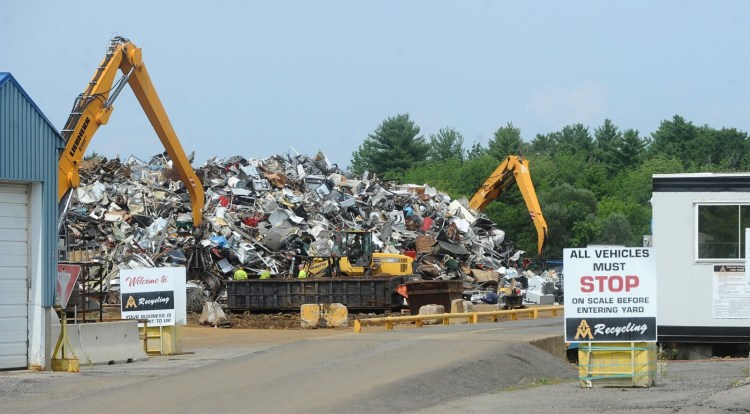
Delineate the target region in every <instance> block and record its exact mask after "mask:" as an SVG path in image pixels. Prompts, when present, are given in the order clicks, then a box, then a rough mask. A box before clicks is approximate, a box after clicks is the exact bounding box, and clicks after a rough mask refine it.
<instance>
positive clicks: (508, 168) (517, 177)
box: [469, 155, 547, 256]
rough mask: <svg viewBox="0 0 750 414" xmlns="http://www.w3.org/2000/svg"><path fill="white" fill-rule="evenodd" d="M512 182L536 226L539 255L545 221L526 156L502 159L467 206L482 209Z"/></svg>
mask: <svg viewBox="0 0 750 414" xmlns="http://www.w3.org/2000/svg"><path fill="white" fill-rule="evenodd" d="M513 183H516V184H517V185H518V189H519V190H521V195H522V196H523V200H524V201H525V202H526V208H527V209H528V210H529V215H530V216H531V220H532V221H533V222H534V226H535V227H536V233H537V253H538V254H539V256H541V255H542V250H544V246H545V244H546V243H547V221H546V220H545V219H544V215H542V208H541V207H540V206H539V200H538V199H537V197H536V191H534V184H533V183H532V182H531V174H529V161H528V160H527V159H526V158H524V157H523V156H521V155H509V156H508V157H507V158H506V159H505V160H503V162H502V163H500V165H499V166H498V167H497V168H495V171H493V172H492V174H490V176H489V177H487V179H486V180H485V181H484V183H483V184H482V186H481V187H479V189H478V190H477V192H476V193H474V195H473V196H472V197H471V200H469V206H470V207H471V208H473V209H474V210H477V211H483V210H484V208H485V207H487V205H488V204H490V203H491V202H492V201H493V200H495V199H496V198H498V197H499V196H500V194H502V192H503V191H505V189H507V188H508V187H510V186H511V185H513Z"/></svg>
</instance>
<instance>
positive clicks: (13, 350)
mask: <svg viewBox="0 0 750 414" xmlns="http://www.w3.org/2000/svg"><path fill="white" fill-rule="evenodd" d="M28 200H29V195H28V186H27V185H18V184H7V183H0V332H2V333H3V334H2V335H1V336H0V369H6V368H25V367H26V365H27V364H26V363H27V355H26V352H27V351H26V350H27V340H28V332H27V326H28V309H29V307H28V299H27V298H28V287H27V283H28V278H29V232H28V225H29V206H28ZM2 223H5V224H7V225H8V227H7V228H6V227H4V226H3V225H2Z"/></svg>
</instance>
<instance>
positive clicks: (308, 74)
mask: <svg viewBox="0 0 750 414" xmlns="http://www.w3.org/2000/svg"><path fill="white" fill-rule="evenodd" d="M0 10H2V12H0V71H4V72H10V73H11V74H13V76H14V77H15V78H16V80H17V81H18V82H19V84H20V85H21V86H22V87H23V88H24V90H25V91H26V92H27V93H28V94H29V96H30V97H31V98H32V99H33V100H34V102H35V103H36V104H37V105H38V106H39V107H40V109H41V110H42V112H43V113H44V114H45V115H46V116H47V118H48V119H49V120H50V121H51V122H52V123H53V124H54V125H55V126H56V127H57V129H58V130H61V129H62V127H63V125H64V123H65V121H66V120H67V118H68V115H69V113H70V110H71V108H72V105H73V101H74V99H75V98H76V96H77V95H78V94H80V93H81V92H83V91H84V89H85V87H86V85H87V83H88V81H89V80H90V78H91V77H92V75H93V74H94V71H95V69H96V66H97V65H98V64H99V62H100V61H101V60H102V58H103V57H104V54H105V52H106V49H107V46H108V44H109V40H110V38H111V37H112V36H114V35H119V36H123V37H126V38H129V39H130V40H131V41H132V42H133V43H134V44H135V45H137V46H138V47H140V48H142V52H143V61H144V63H145V65H146V67H147V68H148V71H149V74H150V76H151V78H152V81H153V84H154V86H155V88H156V90H157V92H158V94H159V97H160V98H161V101H162V103H163V105H164V107H165V108H166V111H167V114H168V116H169V118H170V120H171V122H172V125H173V126H174V129H175V130H176V131H177V134H178V137H179V139H180V142H181V143H182V146H183V147H184V149H185V151H186V153H190V152H191V151H195V152H196V159H195V161H196V164H197V165H200V164H202V163H204V162H205V161H206V160H208V159H210V158H211V157H219V158H226V157H230V156H233V155H242V156H244V157H246V158H256V157H257V158H262V157H267V156H270V155H274V154H285V153H291V154H294V151H296V152H299V153H301V154H307V155H310V156H313V155H315V154H316V153H317V152H318V151H319V150H321V151H323V153H324V154H326V156H327V157H328V159H329V160H330V161H331V162H333V163H336V164H338V165H339V167H342V168H345V167H346V166H348V165H350V161H351V158H352V152H354V151H356V150H357V148H358V146H359V145H361V144H362V143H363V142H364V140H365V139H366V138H367V137H368V135H369V134H372V133H373V132H374V131H375V130H376V129H377V127H378V125H380V124H381V123H382V122H383V121H384V120H385V119H387V118H388V117H392V116H395V115H398V114H403V113H408V114H409V116H410V118H411V120H412V121H414V122H415V124H416V125H417V126H419V127H420V129H421V132H420V134H421V135H422V136H424V137H425V138H426V139H428V140H429V136H430V135H432V134H435V133H437V132H438V131H439V130H440V129H441V128H445V127H452V128H455V129H456V130H457V131H459V132H460V133H461V134H462V135H463V137H464V146H465V147H466V148H469V147H471V145H472V144H474V143H480V144H482V145H484V146H486V145H487V143H488V142H489V140H490V139H491V138H492V136H493V133H494V131H496V130H497V129H498V128H500V127H502V126H505V125H506V124H508V123H512V124H513V125H514V126H515V127H517V128H520V129H521V135H522V137H523V138H524V140H526V141H531V140H532V139H533V138H534V137H535V136H536V135H537V134H546V133H550V132H554V131H559V130H561V129H562V128H563V127H565V126H566V125H571V124H576V123H581V124H583V125H584V126H587V127H588V128H589V130H590V131H591V132H592V133H593V131H594V129H595V128H597V127H599V126H601V125H602V123H603V122H604V120H605V119H611V120H612V121H613V122H614V124H615V125H616V126H618V127H619V128H620V130H625V129H630V128H632V129H636V130H638V131H640V133H641V136H649V135H650V134H651V133H652V132H654V131H656V130H657V129H658V128H659V125H660V123H661V122H662V121H664V120H670V119H672V117H673V116H674V115H681V116H683V117H684V118H685V119H686V120H688V121H690V122H692V123H693V124H695V125H709V126H710V127H713V128H717V129H720V128H723V127H727V128H737V129H739V130H742V131H746V132H747V131H750V76H748V73H749V72H748V68H750V53H749V52H748V50H750V49H748V46H747V39H749V38H750V23H748V22H749V21H750V19H749V17H750V2H747V1H739V0H735V1H731V0H725V1H720V2H716V1H698V0H693V1H676V0H661V1H658V2H655V1H638V0H635V1H606V2H605V1H567V2H566V1H544V0H537V1H500V0H496V1H489V0H485V1H476V0H460V1H459V0H454V1H440V0H414V1H403V0H401V1H396V0H382V1H325V0H319V1H283V0H276V1H270V0H269V1H228V0H217V1H210V2H209V1H200V2H197V1H153V0H150V1H140V0H132V1H128V2H125V3H123V2H109V1H108V2H103V1H92V0H83V1H77V2H60V1H41V0H24V1H21V0H3V1H2V7H1V8H0ZM87 151H88V152H89V153H90V152H92V151H95V152H97V153H99V154H103V155H105V156H108V157H114V156H116V155H119V156H121V157H123V158H126V157H128V156H130V155H135V156H137V157H139V158H142V159H149V158H150V157H151V156H152V155H154V154H157V153H160V152H162V151H163V148H162V146H161V143H160V142H159V140H158V138H157V137H156V134H155V133H154V132H153V129H152V128H151V126H150V124H149V122H148V120H147V118H146V116H145V115H144V114H143V111H142V110H141V108H140V106H139V104H138V102H137V101H136V99H135V97H134V95H133V93H132V91H130V90H129V89H128V88H125V90H124V91H123V92H122V93H121V94H120V96H119V97H118V99H117V101H116V102H115V110H114V113H113V114H112V116H111V118H110V120H109V123H108V124H107V125H105V126H102V127H101V128H100V129H99V131H98V132H97V133H96V135H95V136H94V138H93V141H92V143H91V144H90V145H89V147H88V149H87ZM197 165H196V166H197Z"/></svg>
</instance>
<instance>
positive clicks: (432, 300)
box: [405, 280, 464, 315]
mask: <svg viewBox="0 0 750 414" xmlns="http://www.w3.org/2000/svg"><path fill="white" fill-rule="evenodd" d="M405 284H406V293H407V294H408V295H409V298H408V299H407V300H408V302H409V312H410V313H411V314H413V315H416V314H418V313H419V308H421V307H422V306H424V305H443V308H444V309H445V311H446V312H450V310H451V302H452V301H453V300H454V299H461V298H462V297H463V292H464V282H463V281H460V280H420V281H413V282H407V283H405Z"/></svg>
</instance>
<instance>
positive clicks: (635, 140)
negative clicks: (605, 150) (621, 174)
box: [610, 129, 647, 170]
mask: <svg viewBox="0 0 750 414" xmlns="http://www.w3.org/2000/svg"><path fill="white" fill-rule="evenodd" d="M646 145H647V142H646V140H645V139H643V138H641V137H640V136H639V135H638V130H635V129H627V130H625V132H624V133H623V134H622V137H621V140H620V142H619V143H618V145H617V149H616V150H615V154H614V158H613V159H612V160H610V162H611V163H612V165H613V166H614V168H615V169H616V170H623V169H626V168H635V167H637V166H638V165H640V164H641V162H642V161H643V154H644V152H645V150H646Z"/></svg>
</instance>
